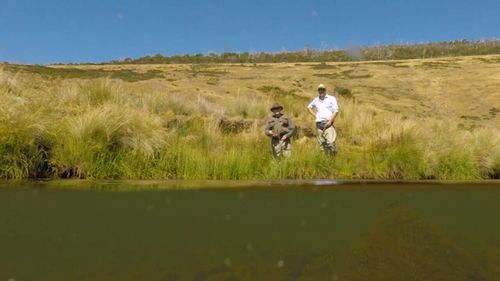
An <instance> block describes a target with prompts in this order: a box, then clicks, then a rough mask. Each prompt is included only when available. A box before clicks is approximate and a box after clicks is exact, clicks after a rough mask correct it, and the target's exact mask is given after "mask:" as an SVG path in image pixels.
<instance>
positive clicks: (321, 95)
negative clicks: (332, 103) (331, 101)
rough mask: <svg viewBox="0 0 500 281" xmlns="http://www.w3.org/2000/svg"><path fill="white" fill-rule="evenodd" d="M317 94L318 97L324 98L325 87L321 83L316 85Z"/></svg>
mask: <svg viewBox="0 0 500 281" xmlns="http://www.w3.org/2000/svg"><path fill="white" fill-rule="evenodd" d="M318 95H319V98H320V99H324V98H325V96H326V87H325V85H323V84H319V85H318Z"/></svg>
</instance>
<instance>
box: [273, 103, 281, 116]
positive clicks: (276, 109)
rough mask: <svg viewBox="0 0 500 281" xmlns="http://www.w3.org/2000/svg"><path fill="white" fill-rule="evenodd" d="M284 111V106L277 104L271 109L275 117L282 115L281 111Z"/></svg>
mask: <svg viewBox="0 0 500 281" xmlns="http://www.w3.org/2000/svg"><path fill="white" fill-rule="evenodd" d="M282 110H283V106H281V104H279V103H277V102H275V103H274V104H273V106H272V107H271V111H272V112H273V114H274V115H276V114H280V113H281V111H282Z"/></svg>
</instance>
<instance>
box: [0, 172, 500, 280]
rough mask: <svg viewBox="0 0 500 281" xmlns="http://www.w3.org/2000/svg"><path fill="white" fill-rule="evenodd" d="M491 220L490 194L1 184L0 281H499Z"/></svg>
mask: <svg viewBox="0 0 500 281" xmlns="http://www.w3.org/2000/svg"><path fill="white" fill-rule="evenodd" d="M499 215H500V183H499V182H483V183H447V184H441V183H396V182H386V183H375V182H364V183H363V182H336V181H302V182H298V181H284V182H280V181H276V182H186V181H184V182H86V181H84V182H80V181H63V182H0V281H14V280H15V281H22V280H30V281H31V280H51V281H56V280H61V281H62V280H65V281H67V280H134V281H137V280H171V281H175V280H193V281H201V280H211V281H215V280H226V281H230V280H231V281H236V280H301V281H306V280H318V281H325V280H335V281H338V280H375V281H376V280H477V281H479V280H500V277H499V276H500V218H499Z"/></svg>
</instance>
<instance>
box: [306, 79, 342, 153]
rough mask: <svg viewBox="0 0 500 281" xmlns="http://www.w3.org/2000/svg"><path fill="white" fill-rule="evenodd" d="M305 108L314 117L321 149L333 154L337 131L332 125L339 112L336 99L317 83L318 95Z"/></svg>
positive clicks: (323, 86)
mask: <svg viewBox="0 0 500 281" xmlns="http://www.w3.org/2000/svg"><path fill="white" fill-rule="evenodd" d="M307 109H308V110H309V112H310V113H311V114H312V115H313V116H314V117H315V118H316V119H315V120H316V129H317V138H318V143H319V145H320V148H321V150H323V151H324V152H326V153H327V154H328V155H332V156H334V155H335V153H336V151H337V149H336V146H335V140H336V138H337V132H336V131H335V126H334V121H335V118H336V117H337V114H338V112H339V106H338V104H337V99H336V98H335V97H334V96H331V95H328V94H327V93H326V87H325V85H323V84H319V86H318V96H317V97H315V98H314V99H313V100H312V102H311V103H310V104H309V105H308V106H307Z"/></svg>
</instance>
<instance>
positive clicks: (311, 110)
mask: <svg viewBox="0 0 500 281" xmlns="http://www.w3.org/2000/svg"><path fill="white" fill-rule="evenodd" d="M307 110H309V113H311V115H312V116H314V118H316V110H314V108H313V107H307Z"/></svg>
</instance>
